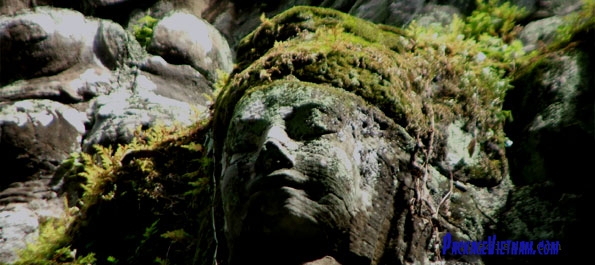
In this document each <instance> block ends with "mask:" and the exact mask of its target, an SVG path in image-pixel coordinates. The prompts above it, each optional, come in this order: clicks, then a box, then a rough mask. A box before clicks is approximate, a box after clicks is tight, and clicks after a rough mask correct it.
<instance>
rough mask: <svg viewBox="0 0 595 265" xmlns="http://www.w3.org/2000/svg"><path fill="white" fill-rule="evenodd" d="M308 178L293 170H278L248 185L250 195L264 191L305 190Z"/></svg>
mask: <svg viewBox="0 0 595 265" xmlns="http://www.w3.org/2000/svg"><path fill="white" fill-rule="evenodd" d="M308 180H309V178H308V176H306V175H304V174H302V173H301V172H299V171H296V170H293V169H278V170H275V171H273V172H272V173H271V174H268V175H266V176H261V177H258V178H256V179H254V180H252V181H251V182H250V183H248V186H247V191H248V194H250V195H252V194H255V193H257V192H260V191H263V190H270V189H277V188H282V187H291V188H295V189H300V190H301V189H304V187H305V186H306V183H307V182H308Z"/></svg>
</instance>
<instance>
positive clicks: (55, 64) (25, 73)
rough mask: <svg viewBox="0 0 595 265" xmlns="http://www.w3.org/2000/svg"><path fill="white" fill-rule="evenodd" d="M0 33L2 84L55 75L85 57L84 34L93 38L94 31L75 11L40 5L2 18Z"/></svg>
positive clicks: (0, 82) (0, 81)
mask: <svg viewBox="0 0 595 265" xmlns="http://www.w3.org/2000/svg"><path fill="white" fill-rule="evenodd" d="M72 25H77V27H73V26H72ZM88 26H90V27H88ZM0 34H1V35H0V42H1V43H2V48H1V50H0V53H1V54H2V55H3V56H2V57H1V58H0V68H2V76H0V78H1V79H0V85H5V84H7V83H9V82H11V81H14V80H18V79H21V78H32V77H39V76H49V75H54V74H57V73H59V72H61V71H63V70H65V69H67V68H69V67H71V66H73V65H74V64H76V63H78V62H80V61H81V60H84V58H82V57H83V56H82V54H81V52H82V49H83V47H84V46H85V44H84V43H85V41H86V40H85V39H84V37H85V36H86V37H87V38H92V36H94V35H95V30H94V29H93V28H92V25H90V24H88V23H86V21H85V18H84V17H83V15H82V14H80V13H78V12H73V11H70V10H55V9H47V8H40V9H39V11H38V12H35V13H25V14H22V15H19V16H16V17H1V18H0Z"/></svg>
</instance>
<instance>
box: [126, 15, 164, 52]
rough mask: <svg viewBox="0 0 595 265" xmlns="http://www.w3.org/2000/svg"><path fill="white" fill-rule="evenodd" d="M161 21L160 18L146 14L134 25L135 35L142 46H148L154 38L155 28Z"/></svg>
mask: <svg viewBox="0 0 595 265" xmlns="http://www.w3.org/2000/svg"><path fill="white" fill-rule="evenodd" d="M157 22H159V20H158V19H156V18H154V17H152V16H151V15H146V16H144V17H142V18H141V19H139V20H138V21H137V24H136V25H134V26H132V29H133V33H134V37H135V38H136V40H137V41H138V43H140V45H141V46H143V47H147V45H149V43H150V42H151V38H153V28H155V25H157Z"/></svg>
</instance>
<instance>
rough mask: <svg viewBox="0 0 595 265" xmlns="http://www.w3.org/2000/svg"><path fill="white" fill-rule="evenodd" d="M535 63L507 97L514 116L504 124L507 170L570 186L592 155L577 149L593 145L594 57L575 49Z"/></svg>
mask: <svg viewBox="0 0 595 265" xmlns="http://www.w3.org/2000/svg"><path fill="white" fill-rule="evenodd" d="M533 67H534V68H532V69H533V70H531V71H530V72H528V73H527V74H526V75H525V77H524V78H519V79H518V81H516V89H514V90H513V91H511V92H510V93H509V95H508V97H507V99H508V104H509V106H510V107H511V110H512V111H513V115H514V117H515V120H514V122H513V123H511V124H510V125H509V129H508V135H509V137H510V138H511V140H512V141H513V142H514V144H513V146H512V147H511V148H509V149H510V150H509V152H510V154H511V155H512V156H514V157H515V159H514V161H512V163H511V172H512V173H513V174H514V175H515V176H516V178H515V179H516V181H517V182H518V183H522V184H529V183H539V182H542V181H546V180H554V181H556V182H558V183H559V184H561V185H563V186H564V187H566V188H571V187H572V186H573V185H571V184H570V183H572V181H571V179H576V180H579V179H580V178H581V175H582V174H583V173H582V172H585V170H587V167H588V165H589V164H590V161H593V159H594V157H593V155H592V154H586V155H584V154H582V153H580V152H576V151H575V150H576V149H575V148H576V147H577V146H581V147H582V148H587V149H590V148H592V147H595V140H594V139H595V136H594V133H593V131H594V130H593V126H594V125H593V120H594V119H593V111H592V110H593V108H594V107H593V100H592V99H593V98H594V96H593V95H594V89H593V87H594V83H595V82H594V81H593V75H592V74H591V73H593V63H592V59H590V57H589V54H587V53H584V52H581V51H576V52H573V53H568V54H566V55H552V57H550V58H547V59H545V60H544V61H542V62H541V63H539V64H537V65H534V66H533ZM568 165H573V166H570V167H569V166H568ZM569 181H570V182H569ZM575 188H578V189H580V187H578V186H575Z"/></svg>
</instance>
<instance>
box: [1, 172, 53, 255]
mask: <svg viewBox="0 0 595 265" xmlns="http://www.w3.org/2000/svg"><path fill="white" fill-rule="evenodd" d="M63 216H64V201H63V200H62V199H61V198H59V197H58V196H57V195H56V193H55V192H53V191H51V190H49V189H48V187H47V179H46V180H33V181H26V182H14V183H12V184H11V185H10V186H8V188H6V189H4V190H2V191H0V228H1V229H0V261H1V262H3V263H5V262H6V263H11V262H14V261H16V260H17V258H18V256H17V253H16V250H18V249H24V248H25V246H26V244H31V243H34V242H35V240H37V237H38V230H39V225H40V224H41V223H43V222H47V220H49V219H51V218H63Z"/></svg>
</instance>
